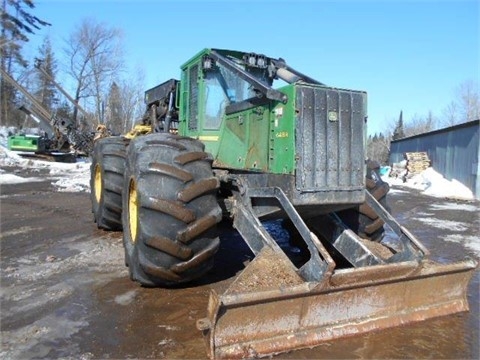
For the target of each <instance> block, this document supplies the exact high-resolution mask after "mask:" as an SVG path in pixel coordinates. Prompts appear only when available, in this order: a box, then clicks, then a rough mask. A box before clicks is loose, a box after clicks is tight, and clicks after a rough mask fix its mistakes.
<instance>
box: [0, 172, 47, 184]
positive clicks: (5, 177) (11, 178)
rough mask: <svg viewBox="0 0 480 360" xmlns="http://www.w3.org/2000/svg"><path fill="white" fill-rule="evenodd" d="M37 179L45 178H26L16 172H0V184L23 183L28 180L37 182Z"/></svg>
mask: <svg viewBox="0 0 480 360" xmlns="http://www.w3.org/2000/svg"><path fill="white" fill-rule="evenodd" d="M37 181H45V179H41V178H36V177H35V178H32V177H30V178H24V177H21V176H17V175H14V174H6V173H2V174H0V184H1V185H7V184H21V183H27V182H37Z"/></svg>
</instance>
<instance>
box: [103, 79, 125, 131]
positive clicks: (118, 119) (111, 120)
mask: <svg viewBox="0 0 480 360" xmlns="http://www.w3.org/2000/svg"><path fill="white" fill-rule="evenodd" d="M105 123H106V125H107V127H108V128H109V129H110V131H111V132H112V133H114V134H120V133H122V130H123V126H122V124H123V111H122V103H121V94H120V87H119V86H118V85H117V83H116V82H115V81H114V82H113V83H112V85H111V86H110V91H109V94H108V105H107V117H106V121H105Z"/></svg>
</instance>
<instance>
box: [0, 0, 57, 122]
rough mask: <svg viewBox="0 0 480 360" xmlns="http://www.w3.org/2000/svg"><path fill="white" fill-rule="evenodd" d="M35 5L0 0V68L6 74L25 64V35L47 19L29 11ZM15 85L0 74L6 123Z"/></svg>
mask: <svg viewBox="0 0 480 360" xmlns="http://www.w3.org/2000/svg"><path fill="white" fill-rule="evenodd" d="M34 8H35V5H34V2H33V0H8V1H7V0H2V3H1V13H0V68H1V69H2V71H5V72H7V73H9V74H12V73H13V69H14V67H15V66H20V67H23V68H25V67H27V65H28V63H27V61H26V60H25V59H24V58H23V56H22V53H21V49H22V46H23V43H25V42H27V41H28V36H29V35H31V34H34V33H35V31H36V30H40V29H41V27H42V26H48V25H50V24H49V23H47V22H45V21H43V20H40V19H39V18H37V17H36V16H34V15H32V14H31V13H30V11H31V10H33V9H34ZM15 93H16V91H15V89H14V87H13V86H12V85H11V84H9V83H8V82H7V81H6V80H5V79H4V78H3V76H2V77H1V78H0V99H1V102H0V115H1V116H0V118H1V119H2V123H3V122H5V124H7V123H9V120H11V119H10V118H9V117H10V115H11V114H10V113H11V112H12V109H13V106H12V104H13V102H14V100H15Z"/></svg>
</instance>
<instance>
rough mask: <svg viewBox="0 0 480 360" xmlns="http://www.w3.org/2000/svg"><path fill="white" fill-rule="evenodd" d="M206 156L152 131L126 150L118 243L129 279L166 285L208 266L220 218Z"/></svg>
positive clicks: (199, 148)
mask: <svg viewBox="0 0 480 360" xmlns="http://www.w3.org/2000/svg"><path fill="white" fill-rule="evenodd" d="M219 185H220V184H219V181H218V179H217V178H215V177H214V176H213V173H212V162H211V157H210V156H209V154H207V153H205V152H204V145H203V144H202V143H201V142H199V141H197V140H194V139H191V138H186V137H180V136H176V135H172V134H165V133H155V134H149V135H145V136H141V137H139V138H136V139H134V140H132V142H131V143H130V146H129V148H128V151H127V161H126V171H125V180H124V197H123V209H124V211H123V216H122V223H123V229H124V232H123V242H124V247H125V261H126V263H127V264H128V266H129V271H130V277H131V278H132V280H135V281H138V282H139V283H141V284H142V285H144V286H169V285H173V284H178V283H183V282H187V281H190V280H193V279H195V278H198V277H200V276H201V275H203V274H204V273H205V272H207V271H208V270H209V269H210V268H211V267H212V266H213V258H214V254H215V253H216V252H217V250H218V247H219V238H218V236H217V233H216V225H217V223H218V222H220V220H221V219H222V211H221V209H220V207H219V205H218V203H217V198H216V192H217V189H218V187H219Z"/></svg>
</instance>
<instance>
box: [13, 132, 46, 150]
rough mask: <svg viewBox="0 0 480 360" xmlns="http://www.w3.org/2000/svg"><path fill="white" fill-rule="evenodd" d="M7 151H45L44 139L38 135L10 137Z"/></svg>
mask: <svg viewBox="0 0 480 360" xmlns="http://www.w3.org/2000/svg"><path fill="white" fill-rule="evenodd" d="M8 149H9V150H12V151H28V152H40V153H43V152H45V151H46V139H45V137H43V136H39V135H12V136H9V137H8Z"/></svg>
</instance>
